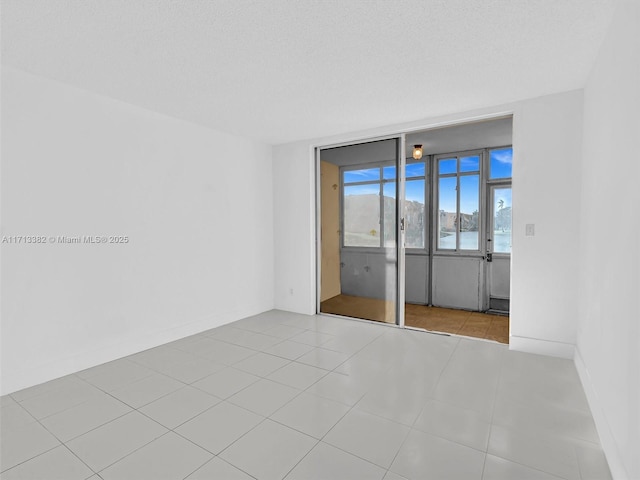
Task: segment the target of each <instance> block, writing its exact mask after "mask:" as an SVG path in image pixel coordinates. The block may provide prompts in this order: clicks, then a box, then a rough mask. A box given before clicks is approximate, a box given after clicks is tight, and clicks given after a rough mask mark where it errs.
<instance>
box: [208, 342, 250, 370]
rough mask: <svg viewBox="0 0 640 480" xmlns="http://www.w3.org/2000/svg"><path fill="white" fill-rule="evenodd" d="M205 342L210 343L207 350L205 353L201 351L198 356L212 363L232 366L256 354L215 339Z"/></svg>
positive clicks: (247, 349)
mask: <svg viewBox="0 0 640 480" xmlns="http://www.w3.org/2000/svg"><path fill="white" fill-rule="evenodd" d="M207 340H208V341H209V342H210V345H209V348H208V349H207V350H206V351H202V352H201V353H200V355H201V356H202V357H204V358H207V359H209V360H211V361H212V362H216V363H222V364H224V365H233V364H234V363H237V362H239V361H240V360H244V359H245V358H247V357H250V356H251V355H253V354H255V353H256V352H255V350H251V349H250V348H246V347H241V346H240V345H233V344H231V343H226V342H219V341H217V340H215V339H213V340H209V339H207Z"/></svg>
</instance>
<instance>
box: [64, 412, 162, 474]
mask: <svg viewBox="0 0 640 480" xmlns="http://www.w3.org/2000/svg"><path fill="white" fill-rule="evenodd" d="M166 432H167V429H166V428H164V427H163V426H161V425H159V424H158V423H156V422H154V421H153V420H151V419H150V418H147V417H145V416H144V415H142V414H140V413H138V412H131V413H128V414H126V415H125V416H123V417H120V418H117V419H116V420H113V421H112V422H109V423H107V424H106V425H103V426H101V427H98V428H96V429H95V430H91V431H90V432H87V433H85V434H84V435H81V436H80V437H77V438H74V439H73V440H71V441H69V442H67V444H66V445H67V446H68V447H69V448H70V449H71V450H72V451H73V453H75V454H76V455H77V456H78V457H80V458H81V459H82V461H83V462H85V463H86V464H87V465H89V467H91V468H92V469H93V470H94V471H95V472H99V471H100V470H102V469H103V468H105V467H107V466H109V465H111V464H112V463H114V462H116V461H118V460H120V459H121V458H122V457H124V456H126V455H128V454H130V453H132V452H133V451H135V450H137V449H138V448H140V447H142V446H144V445H146V444H147V443H149V442H151V441H152V440H154V439H156V438H158V437H160V436H161V435H164V434H165V433H166Z"/></svg>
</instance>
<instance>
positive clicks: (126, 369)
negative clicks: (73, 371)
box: [79, 359, 155, 392]
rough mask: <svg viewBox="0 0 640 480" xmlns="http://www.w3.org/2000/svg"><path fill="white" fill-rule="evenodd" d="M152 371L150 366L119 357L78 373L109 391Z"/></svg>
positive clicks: (147, 375)
mask: <svg viewBox="0 0 640 480" xmlns="http://www.w3.org/2000/svg"><path fill="white" fill-rule="evenodd" d="M154 373H155V372H154V371H153V370H151V369H150V368H147V367H143V366H142V365H139V364H137V363H135V362H131V361H129V360H126V359H120V360H115V361H113V362H109V363H106V364H104V365H100V366H97V367H93V368H90V369H88V370H83V371H82V372H80V374H79V375H81V376H82V378H84V379H85V380H86V381H87V382H88V383H90V384H92V385H95V386H96V387H98V388H99V389H101V390H104V391H106V392H111V391H113V390H115V389H116V388H121V387H124V386H125V385H129V384H131V383H134V382H137V381H139V380H142V379H143V378H145V377H149V376H151V375H153V374H154Z"/></svg>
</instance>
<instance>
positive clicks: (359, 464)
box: [286, 442, 386, 480]
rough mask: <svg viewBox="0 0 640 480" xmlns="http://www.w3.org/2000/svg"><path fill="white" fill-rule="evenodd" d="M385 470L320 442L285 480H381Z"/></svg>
mask: <svg viewBox="0 0 640 480" xmlns="http://www.w3.org/2000/svg"><path fill="white" fill-rule="evenodd" d="M385 474H386V470H385V469H383V468H380V467H378V466H377V465H374V464H373V463H369V462H367V461H365V460H362V459H361V458H358V457H355V456H353V455H350V454H349V453H346V452H344V451H342V450H340V449H337V448H335V447H332V446H331V445H327V444H326V443H323V442H320V443H319V444H318V445H316V446H315V447H314V448H313V450H311V451H310V452H309V453H308V454H307V456H306V457H304V458H303V459H302V461H301V462H300V463H298V465H296V467H295V468H294V469H293V470H292V471H291V473H289V475H287V477H286V480H326V479H331V480H358V479H362V480H382V478H383V477H384V475H385Z"/></svg>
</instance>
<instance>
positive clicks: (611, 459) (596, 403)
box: [573, 348, 631, 480]
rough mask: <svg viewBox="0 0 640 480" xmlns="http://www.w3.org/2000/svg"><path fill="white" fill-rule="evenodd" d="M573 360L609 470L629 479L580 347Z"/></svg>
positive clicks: (619, 476) (613, 474)
mask: <svg viewBox="0 0 640 480" xmlns="http://www.w3.org/2000/svg"><path fill="white" fill-rule="evenodd" d="M573 362H574V363H575V365H576V370H577V371H578V376H579V377H580V382H582V388H583V389H584V393H585V395H586V396H587V401H588V402H589V408H590V409H591V415H592V416H593V420H594V422H595V424H596V429H597V431H598V436H599V437H600V445H602V450H603V451H604V455H605V457H607V463H608V464H609V470H611V476H612V477H613V478H614V480H615V479H619V480H623V479H629V478H631V476H630V475H629V474H628V473H627V469H626V468H625V466H624V462H623V461H622V457H621V455H620V451H619V450H618V445H617V443H616V441H615V439H614V437H613V434H612V433H611V429H610V428H609V422H608V421H607V417H606V415H605V414H604V410H603V409H602V404H601V402H600V399H599V397H598V393H597V392H596V389H595V387H594V386H593V382H592V381H591V375H590V374H589V370H588V369H587V366H586V364H585V363H584V359H583V358H582V355H581V354H580V350H579V349H578V348H576V349H575V355H574V357H573Z"/></svg>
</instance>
